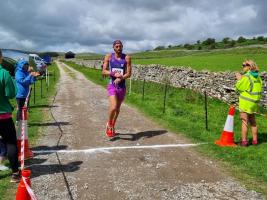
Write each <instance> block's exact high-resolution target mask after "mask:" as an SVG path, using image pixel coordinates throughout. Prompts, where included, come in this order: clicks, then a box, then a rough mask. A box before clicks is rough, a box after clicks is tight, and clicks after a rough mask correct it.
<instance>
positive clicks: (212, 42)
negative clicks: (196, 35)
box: [202, 38, 215, 45]
mask: <svg viewBox="0 0 267 200" xmlns="http://www.w3.org/2000/svg"><path fill="white" fill-rule="evenodd" d="M202 44H203V45H211V44H215V39H214V38H208V39H206V40H204V41H203V42H202Z"/></svg>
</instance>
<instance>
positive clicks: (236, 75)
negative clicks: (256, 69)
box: [235, 72, 242, 80]
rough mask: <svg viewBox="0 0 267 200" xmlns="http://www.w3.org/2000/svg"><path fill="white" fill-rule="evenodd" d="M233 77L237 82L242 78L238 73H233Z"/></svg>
mask: <svg viewBox="0 0 267 200" xmlns="http://www.w3.org/2000/svg"><path fill="white" fill-rule="evenodd" d="M235 77H236V79H237V80H240V79H241V78H242V75H241V74H240V73H239V72H237V73H235Z"/></svg>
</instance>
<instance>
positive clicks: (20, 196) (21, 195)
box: [16, 170, 31, 200]
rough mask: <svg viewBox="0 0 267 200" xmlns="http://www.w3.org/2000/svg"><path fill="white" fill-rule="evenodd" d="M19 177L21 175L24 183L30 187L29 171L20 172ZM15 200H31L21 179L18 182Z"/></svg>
mask: <svg viewBox="0 0 267 200" xmlns="http://www.w3.org/2000/svg"><path fill="white" fill-rule="evenodd" d="M21 175H22V177H24V178H25V180H26V183H27V184H28V185H29V186H30V187H31V180H30V175H31V171H30V170H22V172H21ZM16 200H31V196H30V194H29V192H28V190H27V188H26V185H25V183H24V181H23V179H22V178H21V180H20V183H19V186H18V190H17V193H16Z"/></svg>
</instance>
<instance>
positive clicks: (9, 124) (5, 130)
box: [0, 118, 17, 145]
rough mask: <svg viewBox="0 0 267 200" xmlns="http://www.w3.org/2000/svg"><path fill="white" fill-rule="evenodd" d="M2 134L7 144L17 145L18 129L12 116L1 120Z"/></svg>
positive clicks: (0, 131) (0, 129)
mask: <svg viewBox="0 0 267 200" xmlns="http://www.w3.org/2000/svg"><path fill="white" fill-rule="evenodd" d="M0 135H1V136H2V139H3V141H4V142H5V143H6V144H15V145H17V136H16V129H15V125H14V122H13V119H12V118H9V119H1V120H0Z"/></svg>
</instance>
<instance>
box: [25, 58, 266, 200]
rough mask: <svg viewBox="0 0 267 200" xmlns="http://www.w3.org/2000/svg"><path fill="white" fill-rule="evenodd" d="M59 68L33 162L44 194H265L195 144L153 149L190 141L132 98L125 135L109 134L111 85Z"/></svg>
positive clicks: (97, 197) (150, 197)
mask: <svg viewBox="0 0 267 200" xmlns="http://www.w3.org/2000/svg"><path fill="white" fill-rule="evenodd" d="M58 66H59V68H60V74H61V78H60V81H59V84H58V92H57V95H56V97H55V100H54V103H53V105H52V106H51V108H50V112H51V115H52V117H51V120H47V121H46V122H44V123H43V124H40V125H41V126H44V127H45V128H44V133H43V137H42V138H41V139H40V141H39V143H38V146H36V147H34V148H33V149H34V151H35V152H38V153H36V156H35V158H34V160H33V161H32V162H31V163H30V168H31V170H32V176H31V182H32V188H33V190H34V192H35V194H36V195H37V198H38V199H39V200H42V199H53V200H54V199H61V200H65V199H75V200H76V199H79V200H91V199H92V200H140V199H142V200H143V199H144V200H167V199H168V200H172V199H242V200H245V199H247V200H251V199H264V198H263V197H262V196H261V195H260V194H258V193H256V192H255V191H248V190H246V189H245V188H243V187H242V186H241V185H240V184H239V183H237V182H235V181H234V180H233V179H231V178H230V177H228V176H227V175H225V174H224V173H223V172H222V170H220V168H219V166H217V164H216V163H215V162H213V161H211V160H208V159H206V158H202V157H200V156H199V155H198V154H197V153H196V152H195V151H194V147H190V146H182V145H181V146H178V147H165V148H160V147H155V146H154V147H149V146H152V145H167V144H188V143H189V142H188V141H186V140H185V139H184V138H182V137H181V136H179V135H176V134H173V133H170V132H168V131H167V130H165V129H163V128H162V127H159V126H158V125H157V124H155V123H153V122H152V121H151V120H149V119H147V118H146V117H144V116H143V115H142V114H140V113H139V112H138V111H137V110H136V109H133V108H131V107H129V106H127V105H125V104H124V105H123V106H122V108H121V114H120V116H119V119H118V124H117V132H118V133H120V134H119V135H118V136H117V137H115V138H113V139H111V140H110V139H108V138H106V136H105V134H104V129H105V122H106V120H107V109H108V100H107V96H106V91H105V89H103V88H102V87H100V86H97V85H95V84H94V83H92V82H90V81H88V80H86V78H85V77H84V76H83V75H82V74H80V73H79V72H77V71H75V70H73V69H71V68H69V67H68V66H66V65H65V64H63V63H60V62H58ZM143 146H146V148H144V147H143ZM104 147H105V148H104ZM118 147H120V148H118ZM126 147H127V148H126ZM139 147H140V148H139ZM141 147H143V148H141ZM86 149H90V150H88V151H83V152H78V151H74V150H86ZM48 150H49V151H48ZM56 150H69V151H65V152H64V151H61V152H60V151H58V152H57V153H55V152H56ZM72 150H73V151H72ZM41 152H42V153H41Z"/></svg>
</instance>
